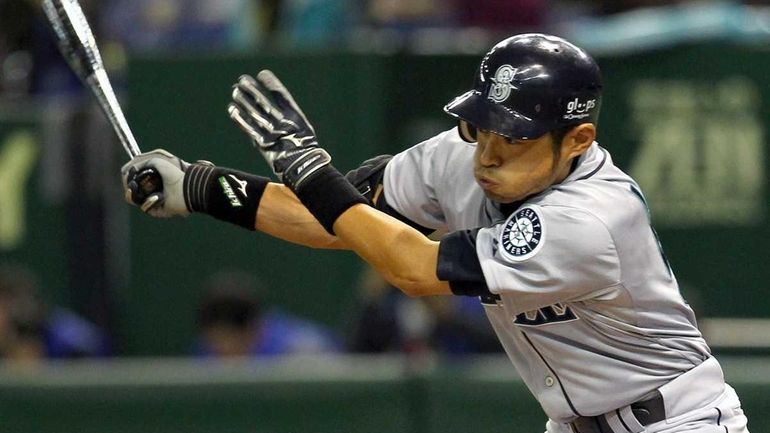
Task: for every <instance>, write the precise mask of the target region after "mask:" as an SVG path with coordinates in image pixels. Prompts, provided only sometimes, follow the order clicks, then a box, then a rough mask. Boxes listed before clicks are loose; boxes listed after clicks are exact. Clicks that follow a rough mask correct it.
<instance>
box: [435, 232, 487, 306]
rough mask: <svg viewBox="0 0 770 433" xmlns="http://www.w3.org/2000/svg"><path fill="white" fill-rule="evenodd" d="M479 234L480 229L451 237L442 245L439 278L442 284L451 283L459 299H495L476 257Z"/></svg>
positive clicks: (453, 234)
mask: <svg viewBox="0 0 770 433" xmlns="http://www.w3.org/2000/svg"><path fill="white" fill-rule="evenodd" d="M478 232H479V229H474V230H459V231H456V232H452V233H448V234H446V235H444V237H442V238H441V242H440V243H439V246H438V263H437V265H436V276H437V277H438V279H439V280H441V281H448V282H449V287H450V288H451V289H452V293H454V294H455V295H461V296H491V295H492V293H491V292H490V291H489V287H487V281H486V279H485V278H484V272H483V271H482V270H481V263H479V256H478V255H477V254H476V235H477V234H478Z"/></svg>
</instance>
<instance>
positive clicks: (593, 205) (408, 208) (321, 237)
mask: <svg viewBox="0 0 770 433" xmlns="http://www.w3.org/2000/svg"><path fill="white" fill-rule="evenodd" d="M475 77H476V79H475V83H474V87H473V89H471V90H470V91H468V92H467V93H465V94H463V95H461V96H459V97H458V98H456V99H455V100H454V101H452V102H450V103H449V104H448V105H447V106H446V107H445V111H446V112H447V113H449V114H450V115H452V116H454V117H456V118H457V119H458V121H459V126H458V127H457V128H455V129H452V130H449V131H444V132H442V133H440V134H438V135H436V136H435V137H433V138H431V139H429V140H427V141H425V142H423V143H420V144H418V145H416V146H414V147H412V148H410V149H408V150H406V151H403V152H401V153H399V154H397V155H395V156H393V157H390V156H379V157H375V158H373V159H371V160H368V161H366V162H364V163H363V164H362V165H361V167H360V168H358V169H357V170H354V171H352V172H350V173H348V175H347V176H343V175H341V174H340V173H339V172H338V171H337V170H336V169H335V168H334V167H333V166H332V165H331V164H330V162H331V157H330V156H329V154H328V153H327V152H326V151H325V150H323V149H322V148H321V147H320V146H319V144H318V142H317V140H316V138H315V132H314V131H313V128H312V126H311V125H310V123H309V122H308V121H307V119H306V118H305V115H304V114H303V113H302V111H301V110H300V108H299V107H298V105H297V104H296V102H295V101H294V100H293V98H292V96H291V95H290V94H289V92H288V90H286V88H285V87H284V86H283V85H282V84H281V83H280V81H278V79H277V78H276V77H275V76H274V75H273V74H272V73H271V72H270V71H262V72H260V73H259V74H258V75H257V77H256V78H252V77H250V76H243V77H241V78H240V79H239V81H238V82H237V83H236V85H235V86H234V90H233V95H232V97H233V102H232V103H231V104H230V106H229V113H230V116H231V117H232V118H233V120H234V121H235V122H236V123H237V124H238V125H239V126H240V127H241V128H242V129H243V130H244V131H245V132H246V133H247V134H248V135H249V137H250V138H251V139H252V141H253V142H254V145H255V147H256V148H257V149H258V150H259V151H260V153H261V154H262V155H263V156H264V158H265V159H266V161H267V162H268V164H269V165H270V167H271V168H272V169H273V172H274V173H275V174H276V176H277V177H278V179H280V180H281V182H282V184H279V183H271V182H269V180H268V179H266V178H263V177H260V176H254V175H251V174H247V173H243V172H240V171H236V170H232V169H228V168H224V167H217V166H214V165H212V164H210V163H207V162H198V163H195V164H188V163H186V162H184V161H182V160H180V159H179V158H177V157H175V156H173V155H171V154H169V153H168V152H165V151H162V150H157V151H154V152H150V153H147V154H143V155H140V156H138V157H136V158H134V160H132V161H131V162H130V163H128V164H126V166H124V168H123V171H122V175H123V179H124V184H125V187H126V194H127V199H128V200H129V201H130V202H132V203H134V204H137V205H139V206H141V208H142V209H143V210H144V211H146V212H148V213H150V214H151V215H154V216H160V217H167V216H176V215H181V216H186V215H188V214H189V213H191V212H203V213H208V214H209V215H212V216H214V217H216V218H219V219H221V220H224V221H228V222H231V223H235V224H239V225H241V226H243V227H245V228H248V229H251V230H254V229H257V230H261V231H263V232H265V233H268V234H271V235H273V236H276V237H279V238H282V239H285V240H288V241H291V242H295V243H300V244H303V245H307V246H311V247H321V248H347V249H351V250H353V251H355V252H356V253H358V254H359V255H360V256H361V257H362V258H363V259H365V260H366V261H367V262H369V263H370V264H371V265H372V266H374V267H375V268H376V269H377V270H378V271H379V272H380V273H381V274H382V275H383V276H384V277H385V278H386V279H387V280H388V281H390V282H391V283H392V284H393V285H395V286H396V287H399V288H400V289H401V290H403V291H404V292H405V293H407V294H408V295H411V296H425V295H452V294H454V295H458V296H474V297H478V298H479V299H480V302H482V303H483V305H484V307H485V309H486V312H487V315H488V317H489V320H490V322H491V323H492V326H493V327H494V329H495V331H496V333H497V335H498V337H499V339H500V342H501V343H502V345H503V346H504V348H505V350H506V352H507V354H508V356H509V357H510V359H511V361H512V363H513V365H514V366H515V368H516V370H517V371H518V373H519V374H520V375H521V377H522V379H523V380H524V382H525V383H526V384H527V386H528V388H529V389H530V390H531V392H532V393H533V395H534V396H535V398H537V400H538V401H539V402H540V404H541V405H542V407H543V409H544V411H545V413H546V414H547V415H548V417H549V420H548V422H547V424H546V430H547V432H548V433H569V432H571V433H610V432H612V433H639V432H648V433H653V432H670V433H674V432H676V433H683V432H692V433H696V432H697V433H720V432H729V433H747V432H748V429H747V420H746V417H745V416H744V414H743V412H742V410H741V406H740V402H739V400H738V397H737V395H736V393H735V391H734V390H733V389H732V388H731V387H730V386H729V385H727V384H725V382H724V378H723V374H722V370H721V368H720V365H719V363H718V362H717V360H716V359H714V358H713V357H712V356H711V353H710V351H709V347H708V345H707V344H706V342H705V341H704V340H703V338H702V336H701V334H700V332H699V331H698V328H697V326H696V323H695V317H694V314H693V312H692V310H691V309H690V307H689V306H688V305H687V303H686V302H685V301H684V299H682V297H681V295H680V293H679V288H678V286H677V282H676V279H675V277H674V274H673V272H672V270H671V268H670V266H669V264H668V261H667V260H666V257H665V255H664V254H663V251H662V249H661V247H660V244H659V242H658V239H657V236H656V234H655V231H654V230H653V228H652V227H651V226H650V221H649V217H648V211H647V207H646V204H645V199H644V195H643V194H642V192H641V190H640V188H639V186H638V185H637V184H636V182H634V180H633V179H631V178H630V177H629V176H627V175H626V174H625V173H623V172H622V171H621V170H619V169H618V168H617V167H615V165H614V164H613V162H612V157H611V156H610V154H609V153H608V152H607V150H605V149H604V148H602V147H600V146H599V144H598V143H596V141H595V138H596V127H597V120H598V116H599V109H600V106H601V77H600V72H599V68H598V66H597V65H596V63H595V61H594V60H593V59H592V58H591V57H590V56H589V55H588V54H586V53H585V52H584V51H583V50H581V49H580V48H578V47H576V46H574V45H572V44H571V43H569V42H567V41H565V40H563V39H560V38H556V37H553V36H548V35H542V34H525V35H518V36H514V37H511V38H509V39H506V40H504V41H502V42H500V43H499V44H497V45H496V46H495V47H493V48H492V50H490V51H489V52H488V53H487V55H486V56H485V57H484V58H483V60H482V62H481V65H480V67H479V70H478V71H477V73H476V75H475ZM147 167H153V168H155V169H156V170H157V171H158V172H159V173H160V174H161V176H162V177H163V183H164V189H163V190H162V191H160V192H156V193H153V194H149V195H147V194H143V193H142V192H141V188H139V187H138V185H137V173H138V172H140V171H141V170H142V169H144V168H147ZM435 230H442V231H446V232H447V234H446V235H444V236H443V237H442V238H441V240H440V241H433V240H430V239H429V238H428V237H426V236H425V234H426V233H430V232H433V231H435Z"/></svg>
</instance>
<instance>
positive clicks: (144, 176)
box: [136, 168, 163, 197]
mask: <svg viewBox="0 0 770 433" xmlns="http://www.w3.org/2000/svg"><path fill="white" fill-rule="evenodd" d="M136 183H137V186H139V190H140V191H141V193H142V194H143V195H144V196H145V197H147V196H149V195H152V194H155V193H158V192H163V178H162V177H160V174H158V172H157V171H155V169H154V168H145V169H143V170H141V171H140V172H139V173H137V175H136Z"/></svg>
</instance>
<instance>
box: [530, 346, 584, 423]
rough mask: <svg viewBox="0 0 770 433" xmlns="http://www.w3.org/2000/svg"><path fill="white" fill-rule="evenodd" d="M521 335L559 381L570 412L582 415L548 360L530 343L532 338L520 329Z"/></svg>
mask: <svg viewBox="0 0 770 433" xmlns="http://www.w3.org/2000/svg"><path fill="white" fill-rule="evenodd" d="M521 335H523V336H524V338H525V339H526V340H527V343H529V345H530V346H532V349H533V350H534V351H535V353H537V356H539V357H540V359H542V360H543V364H545V366H546V367H548V370H550V371H551V374H553V375H554V377H555V378H556V381H557V382H559V388H561V392H562V394H564V398H565V399H566V400H567V404H568V405H569V408H570V409H572V412H574V413H575V415H577V416H583V415H581V414H580V412H578V411H577V409H575V406H574V405H573V404H572V400H570V398H569V395H567V391H566V390H565V389H564V385H562V383H561V379H559V375H558V374H556V372H555V371H554V369H553V368H551V366H550V365H549V364H548V361H546V360H545V358H544V357H543V355H542V354H540V351H539V350H537V348H536V347H535V345H534V343H532V340H530V339H529V336H528V335H527V333H526V332H524V331H521Z"/></svg>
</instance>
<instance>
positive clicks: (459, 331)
mask: <svg viewBox="0 0 770 433" xmlns="http://www.w3.org/2000/svg"><path fill="white" fill-rule="evenodd" d="M360 288H361V296H362V299H361V304H360V307H359V310H358V312H357V316H356V319H355V324H354V329H353V334H352V341H351V343H350V345H351V350H352V351H354V352H361V353H382V352H403V353H425V352H427V353H439V354H443V355H448V356H452V355H464V354H471V353H490V352H500V351H502V346H501V345H500V343H499V341H498V340H497V337H496V336H495V334H494V331H493V330H492V327H491V326H490V325H489V322H488V321H487V319H486V316H485V313H484V309H483V306H482V305H481V302H480V301H479V300H478V299H477V298H471V297H460V296H458V297H431V298H420V299H416V298H409V297H407V296H405V295H403V294H402V293H401V292H400V291H398V290H396V289H395V288H394V287H392V286H391V285H390V284H388V283H387V282H386V281H385V280H383V279H382V278H381V277H380V276H379V275H378V274H377V273H376V272H374V271H373V270H372V269H371V268H369V267H367V268H365V270H364V272H363V274H362V278H361V282H360Z"/></svg>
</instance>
